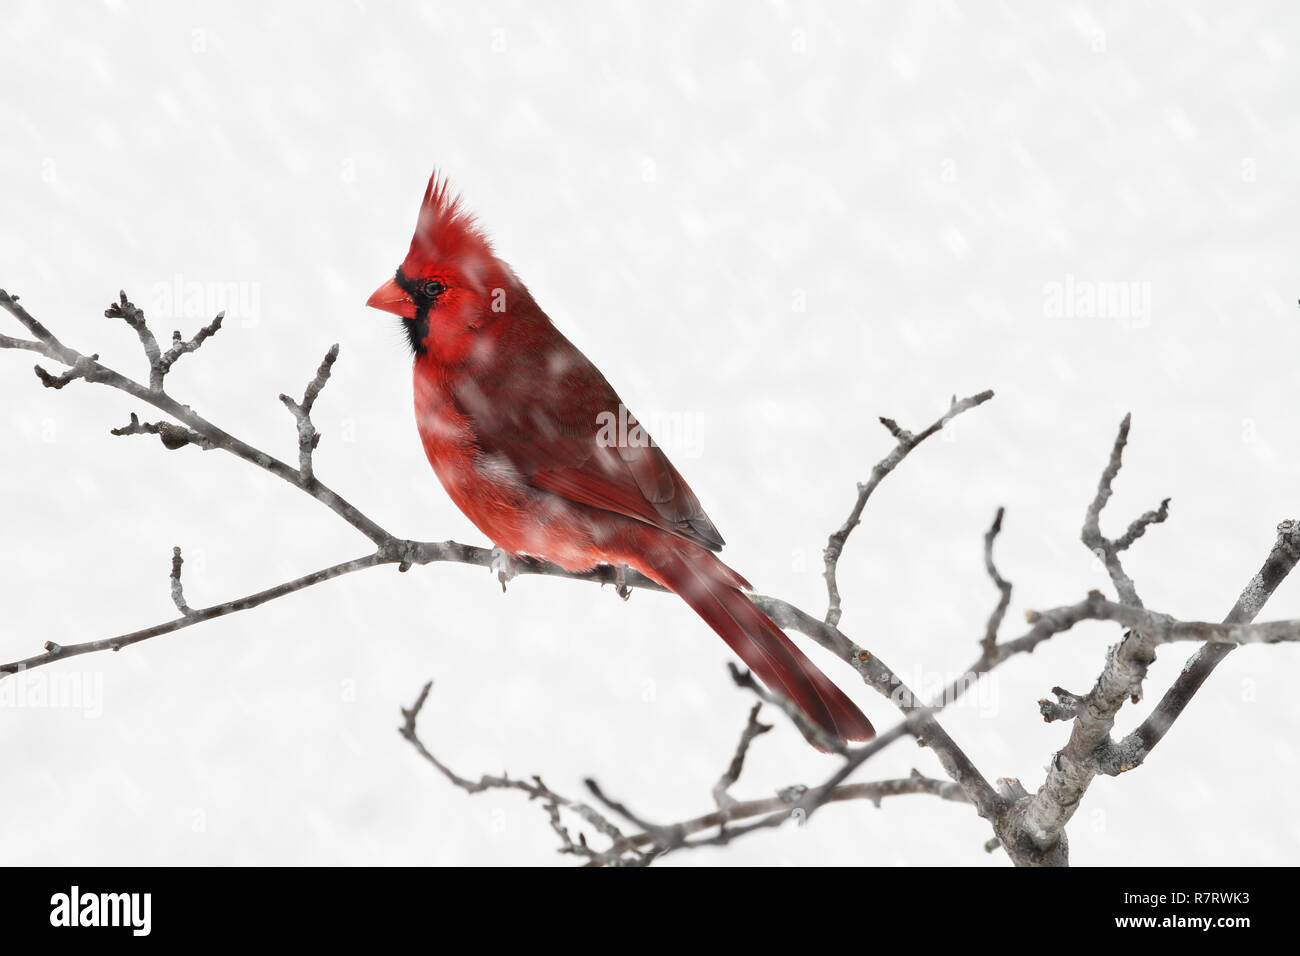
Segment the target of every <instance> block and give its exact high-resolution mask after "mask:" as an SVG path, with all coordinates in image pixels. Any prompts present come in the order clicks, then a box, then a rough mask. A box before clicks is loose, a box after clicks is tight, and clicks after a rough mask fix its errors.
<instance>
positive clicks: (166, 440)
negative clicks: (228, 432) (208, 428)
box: [109, 412, 218, 451]
mask: <svg viewBox="0 0 1300 956" xmlns="http://www.w3.org/2000/svg"><path fill="white" fill-rule="evenodd" d="M109 434H110V435H118V436H121V435H157V436H158V438H159V439H160V440H161V441H162V443H163V447H164V448H167V449H168V450H170V451H175V450H176V449H177V448H184V447H185V446H186V445H197V446H198V447H199V448H202V449H203V450H204V451H210V450H211V449H213V448H216V447H218V446H217V445H216V443H215V442H212V441H209V440H208V439H207V438H204V437H203V436H202V435H200V434H199V433H198V432H196V431H195V430H194V429H192V428H185V427H183V426H181V425H174V424H172V423H171V422H141V421H140V418H139V416H137V415H136V413H135V412H132V413H131V422H130V424H128V425H123V426H122V427H121V428H113V429H110V430H109Z"/></svg>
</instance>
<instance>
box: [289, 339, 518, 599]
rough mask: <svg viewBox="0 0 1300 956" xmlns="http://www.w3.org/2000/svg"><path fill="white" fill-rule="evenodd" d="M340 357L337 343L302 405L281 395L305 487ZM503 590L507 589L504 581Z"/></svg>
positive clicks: (310, 481)
mask: <svg viewBox="0 0 1300 956" xmlns="http://www.w3.org/2000/svg"><path fill="white" fill-rule="evenodd" d="M338 357H339V346H338V343H337V342H335V343H334V344H333V345H331V346H330V349H329V351H328V352H326V353H325V358H323V359H322V360H321V363H320V367H319V368H318V369H316V376H315V377H314V378H313V379H312V380H311V381H310V382H308V383H307V390H306V392H304V393H303V397H302V404H301V405H299V404H298V403H297V402H295V401H294V400H293V399H292V398H290V397H289V396H288V395H281V396H280V401H282V402H284V407H285V408H287V409H289V411H290V413H292V415H293V417H294V419H295V420H296V421H297V423H298V474H299V475H300V476H301V481H302V483H303V484H304V485H311V484H313V483H314V482H315V481H316V476H315V475H314V474H312V452H314V451H315V450H316V446H317V445H319V444H320V433H319V432H317V431H316V426H315V425H313V424H312V421H311V410H312V406H314V405H315V404H316V398H317V396H319V395H320V393H321V389H323V388H324V387H325V383H326V382H328V381H329V377H330V369H331V368H333V366H334V362H335V361H336V360H337V359H338ZM501 586H502V589H503V590H504V588H505V582H504V581H503V582H502V584H501Z"/></svg>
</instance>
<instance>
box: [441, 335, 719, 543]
mask: <svg viewBox="0 0 1300 956" xmlns="http://www.w3.org/2000/svg"><path fill="white" fill-rule="evenodd" d="M507 334H508V333H507ZM530 338H531V339H532V340H531V341H528V342H526V343H524V344H526V346H527V347H526V348H516V347H511V348H505V347H504V344H503V343H499V342H498V343H497V345H498V346H500V347H499V348H496V349H493V348H490V347H485V350H484V355H483V356H482V357H481V359H482V360H481V361H479V362H471V364H470V366H469V368H468V370H467V374H466V375H465V376H464V377H463V378H458V380H457V381H456V382H453V383H452V394H453V397H454V400H455V402H456V405H457V407H458V408H459V410H460V411H461V412H462V413H463V414H465V415H467V416H468V417H469V418H470V420H471V422H472V425H473V428H474V431H475V434H476V437H477V439H478V443H479V446H480V448H481V450H482V452H483V454H484V455H487V456H502V457H504V459H505V460H506V461H507V462H508V463H509V464H510V465H511V466H512V468H513V469H514V470H515V471H516V472H518V473H519V474H520V475H521V476H522V477H523V478H524V480H525V481H527V482H528V483H529V484H530V485H532V486H533V487H534V488H537V489H539V490H541V491H545V492H549V493H550V494H554V495H558V496H560V497H562V498H566V499H568V500H570V501H575V502H580V503H582V504H585V505H590V506H592V507H594V508H602V509H604V510H606V511H613V512H616V513H618V514H621V515H626V516H627V517H629V518H635V519H637V520H639V521H644V522H646V523H647V524H651V525H654V526H655V527H658V528H662V529H663V530H664V531H668V532H671V533H673V534H676V535H680V536H681V537H683V538H686V539H688V540H690V541H694V542H695V543H697V544H700V545H702V546H704V547H706V548H708V549H709V550H711V551H717V550H719V549H720V548H721V547H722V545H723V544H724V542H723V540H722V536H721V535H720V534H718V529H717V528H715V527H714V525H713V522H712V521H710V520H709V516H708V515H706V514H705V513H704V509H703V508H702V507H701V506H700V502H699V499H697V498H696V497H695V494H694V492H692V491H691V489H690V486H689V485H687V484H686V481H685V480H684V479H683V478H682V476H681V475H680V474H678V472H677V469H676V468H674V467H673V465H672V462H670V461H669V460H668V456H667V455H665V454H664V453H663V450H662V449H661V448H659V446H658V445H655V444H654V443H653V442H652V441H651V440H650V438H649V435H648V434H646V433H645V432H644V431H643V430H640V428H639V426H638V425H636V420H635V419H634V418H632V417H631V415H630V413H629V412H628V411H627V409H626V408H625V407H624V406H623V404H622V402H621V401H620V399H619V397H618V395H617V393H615V391H614V389H613V388H612V387H611V386H610V384H609V382H607V381H605V377H604V376H603V375H601V374H600V371H599V369H597V368H596V367H595V366H594V365H593V364H592V363H591V362H590V361H589V360H588V359H587V357H586V356H585V355H583V354H582V353H581V352H580V351H578V349H577V348H576V347H575V346H574V345H573V344H572V343H571V342H569V341H568V339H566V338H564V336H563V335H561V334H560V332H559V331H558V330H556V329H555V328H554V326H550V325H549V323H547V329H546V332H545V334H536V333H535V334H534V335H533V336H530ZM496 355H503V356H504V355H509V364H508V365H507V366H504V367H503V365H502V363H499V362H497V361H496V357H495V356H496Z"/></svg>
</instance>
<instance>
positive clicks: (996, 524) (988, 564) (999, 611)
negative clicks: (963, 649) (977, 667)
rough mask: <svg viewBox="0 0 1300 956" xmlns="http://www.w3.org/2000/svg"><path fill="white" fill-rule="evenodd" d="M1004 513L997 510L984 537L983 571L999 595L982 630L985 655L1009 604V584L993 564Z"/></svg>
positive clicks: (991, 647)
mask: <svg viewBox="0 0 1300 956" xmlns="http://www.w3.org/2000/svg"><path fill="white" fill-rule="evenodd" d="M1005 511H1006V509H1004V508H999V509H998V513H997V514H996V515H995V516H994V517H993V524H992V525H991V526H990V527H989V530H988V531H987V532H986V533H985V535H984V569H985V570H986V571H988V574H989V577H990V578H992V579H993V585H994V586H995V587H996V588H997V589H998V592H999V594H1000V597H999V598H998V603H997V607H995V608H994V609H993V613H992V614H990V615H989V623H988V625H987V626H986V627H985V628H984V639H983V640H982V641H981V642H980V647H981V648H982V649H983V651H984V653H985V654H991V653H993V650H994V648H995V647H996V646H997V642H998V631H999V630H1000V629H1001V627H1002V619H1003V618H1004V617H1006V614H1007V607H1008V606H1009V605H1010V604H1011V584H1010V582H1009V581H1006V580H1005V579H1004V578H1003V577H1002V575H1000V574H998V569H997V565H995V564H994V563H993V542H994V541H996V540H997V537H998V535H999V534H1001V533H1002V516H1003V514H1004V513H1005Z"/></svg>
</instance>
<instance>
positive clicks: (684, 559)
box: [638, 547, 876, 740]
mask: <svg viewBox="0 0 1300 956" xmlns="http://www.w3.org/2000/svg"><path fill="white" fill-rule="evenodd" d="M647 557H648V558H649V560H645V561H644V563H645V565H646V566H644V567H638V570H640V571H641V572H642V573H644V574H646V575H648V576H649V577H652V578H654V579H655V580H657V581H659V583H660V584H662V585H664V587H667V588H669V589H671V590H672V591H675V592H676V593H677V594H678V595H680V596H681V597H682V599H683V600H685V601H686V603H687V604H689V605H690V606H691V608H692V609H693V610H694V611H695V613H696V614H698V615H699V616H700V617H702V618H704V620H705V621H706V622H707V623H708V624H709V626H710V627H712V628H713V629H714V630H715V631H717V632H718V634H719V635H720V636H721V637H722V639H723V640H724V641H726V642H727V644H728V645H729V646H730V647H731V649H732V650H733V651H735V652H736V654H737V655H738V656H739V657H740V659H741V660H742V661H744V662H745V664H746V666H748V667H749V669H750V670H752V671H753V672H754V674H755V675H757V677H758V679H759V680H761V681H762V682H763V683H764V684H766V685H767V686H768V687H769V688H771V689H772V690H774V691H776V692H777V693H779V694H781V695H782V696H784V697H787V698H789V699H790V700H792V701H793V702H794V703H795V705H796V706H797V707H798V708H799V709H800V710H801V711H803V712H804V714H806V715H807V716H808V718H809V719H810V720H812V721H813V723H815V724H816V725H817V726H818V727H820V728H821V729H822V730H824V731H825V732H826V733H828V734H830V735H831V736H833V737H837V738H839V739H842V740H870V739H871V738H872V737H874V736H875V735H876V731H875V728H873V727H872V726H871V721H869V720H867V718H866V716H865V715H863V713H862V711H861V710H859V709H858V706H857V704H855V703H853V701H852V700H850V699H849V697H848V695H847V694H845V693H844V692H843V691H842V690H840V689H839V688H838V687H836V686H835V684H834V683H833V682H832V681H831V679H830V678H829V677H827V676H826V675H825V674H823V673H822V672H821V671H820V670H818V669H817V665H815V664H814V663H813V662H812V661H810V660H809V659H808V658H807V657H805V656H804V654H803V652H802V651H800V650H799V648H798V647H796V646H795V645H794V642H792V641H791V640H790V639H789V638H788V637H786V636H785V633H784V632H783V631H782V630H781V629H780V628H779V627H777V626H776V624H774V623H773V622H772V620H771V619H770V618H769V617H768V616H767V615H766V614H764V613H763V612H762V611H760V610H759V609H758V608H757V607H756V606H755V605H754V603H753V602H752V601H750V600H749V598H747V597H745V595H744V594H743V593H742V592H741V591H740V589H739V588H738V587H737V583H738V582H739V583H744V579H743V578H741V577H740V576H739V575H738V574H736V573H735V572H734V571H732V570H731V569H730V568H728V567H727V566H726V565H725V564H723V563H722V562H721V561H719V560H718V559H717V558H716V557H714V555H713V554H712V553H711V552H709V551H706V550H704V549H703V548H693V547H692V548H690V553H689V554H683V553H681V551H680V550H679V548H678V547H663V548H656V549H653V550H650V551H649V555H648V556H647ZM643 560H644V559H643ZM638 563H640V562H638Z"/></svg>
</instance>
